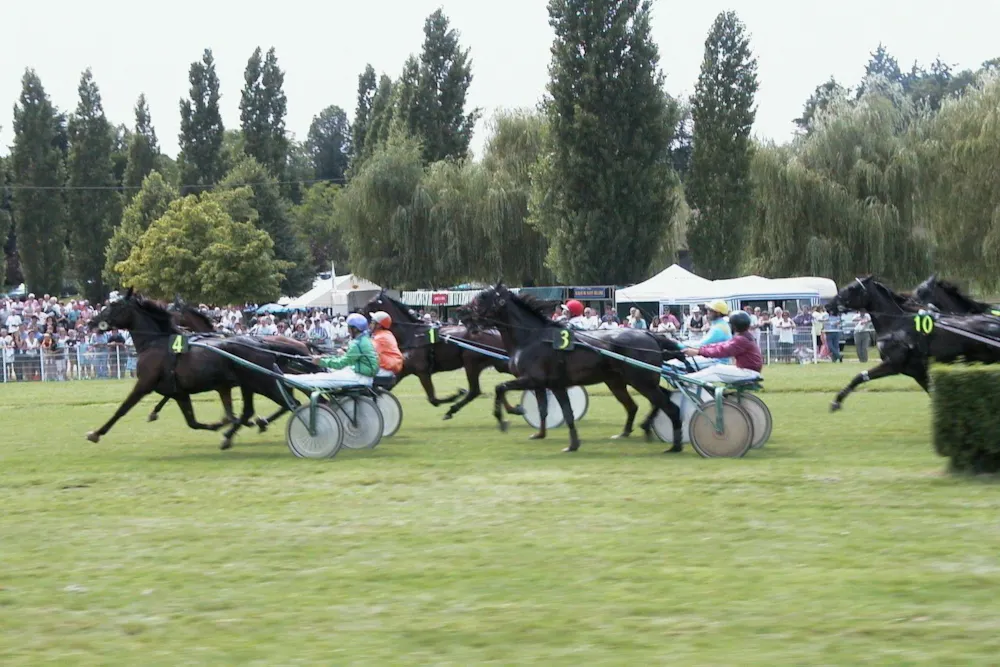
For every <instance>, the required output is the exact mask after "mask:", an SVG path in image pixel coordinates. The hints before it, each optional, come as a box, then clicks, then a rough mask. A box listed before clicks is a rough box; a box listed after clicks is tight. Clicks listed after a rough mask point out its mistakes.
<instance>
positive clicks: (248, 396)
mask: <svg viewBox="0 0 1000 667" xmlns="http://www.w3.org/2000/svg"><path fill="white" fill-rule="evenodd" d="M240 396H241V397H242V398H243V414H241V415H240V418H239V419H237V420H235V421H233V423H232V425H231V426H230V427H229V429H228V430H227V431H226V432H225V433H223V434H222V443H221V444H220V445H219V449H229V448H230V447H232V446H233V436H234V435H236V432H237V431H238V430H240V427H241V426H243V425H244V424H248V423H249V422H250V418H251V417H253V391H252V390H251V389H249V388H247V387H246V386H243V385H240Z"/></svg>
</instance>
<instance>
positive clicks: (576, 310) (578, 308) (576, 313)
mask: <svg viewBox="0 0 1000 667" xmlns="http://www.w3.org/2000/svg"><path fill="white" fill-rule="evenodd" d="M566 310H568V311H569V314H570V315H572V316H573V317H580V316H581V315H583V304H582V303H580V302H579V301H577V300H576V299H570V300H569V301H567V302H566Z"/></svg>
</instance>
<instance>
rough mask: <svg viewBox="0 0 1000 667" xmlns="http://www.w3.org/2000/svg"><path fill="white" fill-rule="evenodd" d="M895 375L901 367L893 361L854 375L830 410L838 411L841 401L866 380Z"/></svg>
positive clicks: (884, 362) (834, 400)
mask: <svg viewBox="0 0 1000 667" xmlns="http://www.w3.org/2000/svg"><path fill="white" fill-rule="evenodd" d="M893 375H899V367H898V366H897V365H896V364H895V363H893V362H891V361H883V362H882V363H881V364H879V365H878V366H876V367H875V368H872V369H869V370H867V371H861V372H860V373H858V374H857V375H855V376H854V379H853V380H851V381H850V382H849V383H848V385H847V386H846V387H844V388H843V389H841V390H840V392H839V393H838V394H837V398H835V399H833V403H831V404H830V412H836V411H837V410H839V409H840V408H841V407H842V406H841V403H843V402H844V399H845V398H847V396H848V395H849V394H850V393H851V392H852V391H854V390H855V389H857V388H858V386H859V385H862V384H864V383H865V382H871V381H872V380H878V379H880V378H885V377H891V376H893ZM917 382H920V380H919V379H917ZM924 384H925V383H921V386H924ZM924 389H925V390H926V389H927V387H926V386H924Z"/></svg>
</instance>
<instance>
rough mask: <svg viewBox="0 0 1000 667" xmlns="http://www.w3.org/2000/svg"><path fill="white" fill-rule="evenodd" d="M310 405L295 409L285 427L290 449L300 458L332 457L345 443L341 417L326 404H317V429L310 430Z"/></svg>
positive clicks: (286, 440) (286, 439)
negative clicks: (311, 431)
mask: <svg viewBox="0 0 1000 667" xmlns="http://www.w3.org/2000/svg"><path fill="white" fill-rule="evenodd" d="M310 409H311V408H310V407H309V406H308V405H301V406H299V407H298V408H296V409H295V411H294V412H293V413H292V415H291V417H289V419H288V425H287V426H286V427H285V442H286V444H287V445H288V449H290V450H291V451H292V454H295V455H296V456H298V457H299V458H304V459H332V458H333V457H334V456H336V455H337V452H339V451H340V446H341V445H342V444H343V443H344V428H343V426H342V425H341V423H340V418H339V417H337V415H336V414H335V413H334V412H333V410H331V409H330V408H328V407H326V406H325V405H317V406H316V416H315V420H316V421H315V422H314V423H315V431H314V432H313V433H310V432H309V418H310V415H309V412H310Z"/></svg>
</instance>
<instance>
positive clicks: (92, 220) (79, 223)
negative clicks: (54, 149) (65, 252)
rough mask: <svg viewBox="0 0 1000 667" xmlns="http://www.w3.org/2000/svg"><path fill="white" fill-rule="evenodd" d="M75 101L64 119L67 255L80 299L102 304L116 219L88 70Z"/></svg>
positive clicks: (109, 145)
mask: <svg viewBox="0 0 1000 667" xmlns="http://www.w3.org/2000/svg"><path fill="white" fill-rule="evenodd" d="M77 90H78V93H79V96H80V99H79V101H78V102H77V105H76V111H75V112H74V113H73V115H72V116H71V117H70V120H69V146H70V148H69V160H68V161H67V165H66V167H67V168H66V171H67V173H68V176H69V186H70V189H69V191H68V192H67V194H66V199H67V210H68V212H69V240H70V254H71V257H72V259H73V268H74V271H75V273H76V277H77V279H78V280H79V282H80V289H81V292H82V293H83V295H84V296H86V297H87V299H89V300H90V301H91V302H92V303H98V302H100V301H102V300H103V299H104V296H105V290H104V278H103V276H102V269H103V268H104V250H105V247H106V246H107V244H108V239H109V238H110V237H111V230H112V228H113V227H114V224H115V223H116V222H117V221H118V219H119V217H120V215H121V198H120V196H119V195H118V192H117V191H116V185H117V184H116V183H115V177H114V173H113V168H114V164H113V162H112V153H113V152H114V135H113V134H112V131H113V128H112V127H111V124H110V123H109V122H108V119H107V118H106V117H105V115H104V107H103V105H102V104H101V92H100V90H98V88H97V84H96V83H95V82H94V77H93V74H92V73H91V71H90V70H89V69H87V70H86V71H84V73H83V75H82V76H81V77H80V85H79V87H78V89H77Z"/></svg>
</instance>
